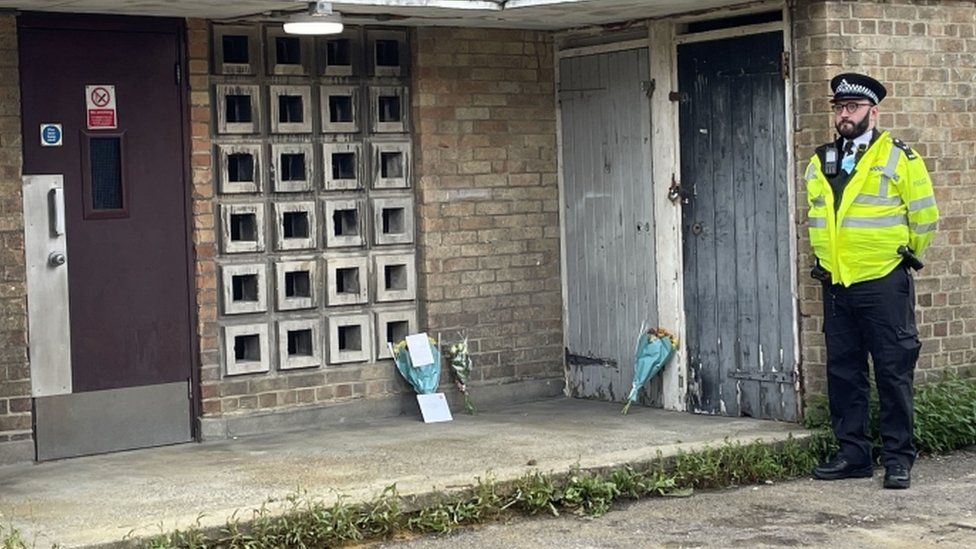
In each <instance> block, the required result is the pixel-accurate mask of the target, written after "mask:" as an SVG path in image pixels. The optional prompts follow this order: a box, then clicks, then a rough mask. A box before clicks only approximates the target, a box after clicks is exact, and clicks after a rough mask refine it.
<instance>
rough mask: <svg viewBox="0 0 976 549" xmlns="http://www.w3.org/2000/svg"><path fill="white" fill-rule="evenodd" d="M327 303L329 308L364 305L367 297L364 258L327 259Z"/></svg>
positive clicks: (365, 262) (365, 261)
mask: <svg viewBox="0 0 976 549" xmlns="http://www.w3.org/2000/svg"><path fill="white" fill-rule="evenodd" d="M326 264H327V265H328V270H327V275H328V276H326V287H327V289H328V300H327V303H328V305H330V306H336V305H354V304H359V303H366V301H367V299H368V296H369V281H368V278H367V277H368V273H369V271H368V268H367V266H368V260H367V258H366V257H333V258H327V259H326Z"/></svg>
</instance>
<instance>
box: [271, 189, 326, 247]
mask: <svg viewBox="0 0 976 549" xmlns="http://www.w3.org/2000/svg"><path fill="white" fill-rule="evenodd" d="M274 209H275V218H276V219H277V229H276V231H275V249H278V250H299V249H307V248H314V247H315V246H316V243H317V240H318V238H317V236H318V235H317V234H316V229H315V202H285V201H280V202H276V203H275V205H274Z"/></svg>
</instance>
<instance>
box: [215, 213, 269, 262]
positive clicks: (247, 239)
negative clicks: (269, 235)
mask: <svg viewBox="0 0 976 549" xmlns="http://www.w3.org/2000/svg"><path fill="white" fill-rule="evenodd" d="M220 218H221V229H222V230H221V236H222V243H223V246H224V251H225V252H227V253H239V252H258V251H263V250H264V230H263V227H264V204H221V206H220Z"/></svg>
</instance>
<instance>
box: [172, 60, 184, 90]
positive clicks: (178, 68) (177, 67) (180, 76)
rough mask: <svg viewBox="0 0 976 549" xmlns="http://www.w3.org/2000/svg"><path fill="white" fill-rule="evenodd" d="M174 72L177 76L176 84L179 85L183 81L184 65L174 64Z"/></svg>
mask: <svg viewBox="0 0 976 549" xmlns="http://www.w3.org/2000/svg"><path fill="white" fill-rule="evenodd" d="M173 69H174V73H175V76H176V84H177V85H179V84H181V83H183V67H181V66H180V64H179V63H177V64H176V65H174V66H173Z"/></svg>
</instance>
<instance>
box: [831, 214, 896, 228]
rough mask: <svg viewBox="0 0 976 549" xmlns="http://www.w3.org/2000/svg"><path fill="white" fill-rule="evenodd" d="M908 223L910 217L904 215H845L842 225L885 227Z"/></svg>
mask: <svg viewBox="0 0 976 549" xmlns="http://www.w3.org/2000/svg"><path fill="white" fill-rule="evenodd" d="M898 225H908V218H907V217H906V216H904V215H886V216H881V217H845V218H844V220H843V221H842V222H841V224H840V226H841V227H862V228H863V227H870V228H875V229H879V228H884V227H897V226H898Z"/></svg>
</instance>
